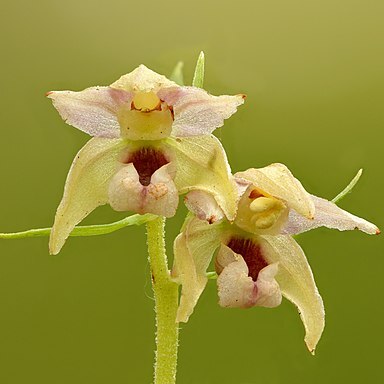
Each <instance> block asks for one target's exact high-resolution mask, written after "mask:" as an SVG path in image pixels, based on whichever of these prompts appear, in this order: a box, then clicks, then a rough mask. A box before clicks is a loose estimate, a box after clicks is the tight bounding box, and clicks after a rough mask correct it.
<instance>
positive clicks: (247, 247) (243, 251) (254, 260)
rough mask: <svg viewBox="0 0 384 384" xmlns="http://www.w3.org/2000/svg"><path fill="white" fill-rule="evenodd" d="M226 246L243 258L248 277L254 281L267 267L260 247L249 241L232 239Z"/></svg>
mask: <svg viewBox="0 0 384 384" xmlns="http://www.w3.org/2000/svg"><path fill="white" fill-rule="evenodd" d="M227 246H228V247H229V248H231V249H232V251H233V252H235V253H237V254H239V255H241V256H242V257H243V259H244V261H245V263H246V264H247V267H248V276H249V277H251V278H252V280H253V281H256V280H257V277H258V276H259V272H260V271H261V270H262V269H263V268H265V267H266V266H267V265H268V263H267V262H266V261H265V259H264V257H263V254H262V251H261V247H260V245H258V244H255V243H254V242H253V241H252V240H251V239H243V238H240V237H232V238H231V239H230V240H229V242H228V244H227Z"/></svg>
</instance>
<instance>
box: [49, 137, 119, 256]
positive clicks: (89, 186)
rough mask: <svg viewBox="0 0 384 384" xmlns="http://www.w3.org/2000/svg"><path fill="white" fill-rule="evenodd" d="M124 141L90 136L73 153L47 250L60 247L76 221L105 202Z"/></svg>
mask: <svg viewBox="0 0 384 384" xmlns="http://www.w3.org/2000/svg"><path fill="white" fill-rule="evenodd" d="M124 145H125V142H124V141H122V140H120V139H102V138H94V139H91V140H90V141H88V143H87V144H85V146H84V147H83V148H82V149H81V150H80V152H79V153H78V154H77V155H76V157H75V160H74V161H73V163H72V166H71V169H70V170H69V173H68V176H67V180H66V182H65V188H64V195H63V198H62V200H61V203H60V205H59V207H58V209H57V212H56V216H55V222H54V225H53V228H52V232H51V237H50V240H49V249H50V253H51V254H54V255H56V254H57V253H58V252H59V251H60V249H61V248H62V246H63V245H64V242H65V240H66V239H67V237H68V236H69V234H70V233H71V231H72V229H73V228H74V227H75V225H76V224H78V223H79V222H80V221H81V220H83V219H84V218H85V217H86V216H87V215H89V214H90V213H91V212H92V211H93V210H94V209H95V208H96V207H98V206H100V205H103V204H106V203H107V202H108V184H109V181H110V179H111V177H112V176H113V174H114V173H115V172H116V167H117V159H118V156H119V153H120V152H121V150H122V148H124Z"/></svg>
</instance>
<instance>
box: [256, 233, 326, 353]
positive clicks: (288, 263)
mask: <svg viewBox="0 0 384 384" xmlns="http://www.w3.org/2000/svg"><path fill="white" fill-rule="evenodd" d="M259 239H260V241H261V246H262V250H263V255H264V256H265V258H266V260H267V261H268V262H269V263H278V264H279V268H278V273H277V275H276V281H277V282H278V284H279V286H280V289H281V292H282V294H283V296H284V297H286V298H287V299H288V300H290V301H291V302H292V303H293V304H295V305H296V306H297V308H298V310H299V314H300V317H301V320H302V321H303V324H304V327H305V338H304V340H305V343H306V344H307V347H308V349H309V351H310V352H311V353H314V352H315V348H316V345H317V343H318V341H319V339H320V337H321V334H322V332H323V329H324V316H325V315H324V306H323V300H322V299H321V296H320V294H319V292H318V290H317V287H316V284H315V281H314V278H313V275H312V271H311V267H310V266H309V264H308V261H307V258H306V257H305V254H304V252H303V250H302V249H301V248H300V246H299V245H298V244H297V243H296V241H295V240H294V239H293V238H292V237H291V236H282V235H280V236H260V237H259Z"/></svg>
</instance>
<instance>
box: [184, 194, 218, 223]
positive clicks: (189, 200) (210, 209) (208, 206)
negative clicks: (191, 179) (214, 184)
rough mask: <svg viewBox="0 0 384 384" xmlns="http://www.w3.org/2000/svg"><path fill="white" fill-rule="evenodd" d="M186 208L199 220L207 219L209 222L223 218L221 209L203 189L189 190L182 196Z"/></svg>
mask: <svg viewBox="0 0 384 384" xmlns="http://www.w3.org/2000/svg"><path fill="white" fill-rule="evenodd" d="M184 203H185V205H186V207H187V208H188V210H189V211H190V212H192V213H193V214H195V215H196V217H198V218H199V219H200V220H205V221H208V223H209V224H212V223H214V222H215V221H219V220H221V219H223V218H224V213H223V211H222V209H221V208H220V207H219V205H218V204H217V202H216V200H215V199H214V197H213V196H212V195H211V194H209V193H206V192H203V191H197V190H196V191H191V192H188V194H187V195H186V196H185V198H184Z"/></svg>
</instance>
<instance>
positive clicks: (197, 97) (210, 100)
mask: <svg viewBox="0 0 384 384" xmlns="http://www.w3.org/2000/svg"><path fill="white" fill-rule="evenodd" d="M158 95H159V97H160V98H161V99H162V100H164V101H166V103H167V104H168V105H171V106H172V107H173V111H174V116H175V120H174V122H173V126H172V135H173V136H178V137H188V136H199V135H207V134H210V133H212V132H213V131H214V130H215V129H216V128H219V127H221V126H223V125H224V120H226V119H228V118H229V117H231V116H232V115H233V114H234V113H235V112H236V111H237V107H238V106H240V105H242V104H243V103H244V99H245V96H244V95H235V96H226V95H222V96H212V95H210V94H209V93H208V92H206V91H205V90H203V89H201V88H196V87H177V88H176V87H174V88H168V89H163V90H161V91H160V92H159V93H158Z"/></svg>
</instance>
